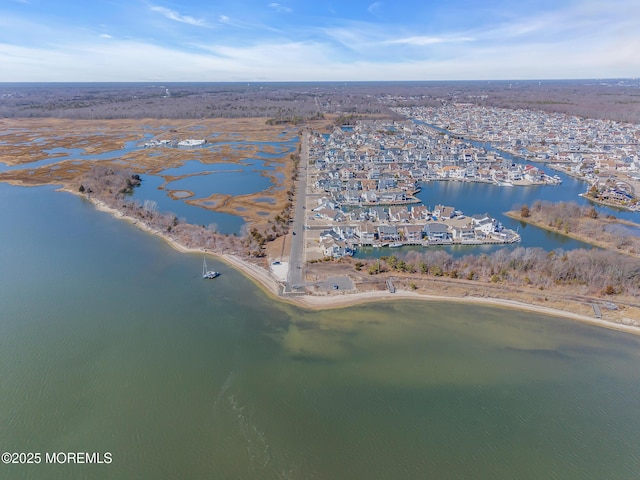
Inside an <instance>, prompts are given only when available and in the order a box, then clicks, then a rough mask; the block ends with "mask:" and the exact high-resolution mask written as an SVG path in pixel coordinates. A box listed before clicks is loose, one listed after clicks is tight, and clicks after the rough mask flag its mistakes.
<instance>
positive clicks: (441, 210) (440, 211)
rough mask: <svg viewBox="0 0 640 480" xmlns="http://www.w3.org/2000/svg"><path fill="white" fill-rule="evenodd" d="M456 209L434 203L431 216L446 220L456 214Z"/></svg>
mask: <svg viewBox="0 0 640 480" xmlns="http://www.w3.org/2000/svg"><path fill="white" fill-rule="evenodd" d="M455 212H456V209H455V208H453V207H445V206H444V205H436V207H435V208H434V209H433V216H434V217H436V218H437V219H439V220H447V219H450V218H453V217H455V216H456V213H455Z"/></svg>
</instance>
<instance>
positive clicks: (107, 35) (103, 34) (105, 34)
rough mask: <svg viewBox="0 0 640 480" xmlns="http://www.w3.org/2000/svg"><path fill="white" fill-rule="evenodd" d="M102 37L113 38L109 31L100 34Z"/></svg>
mask: <svg viewBox="0 0 640 480" xmlns="http://www.w3.org/2000/svg"><path fill="white" fill-rule="evenodd" d="M100 38H113V37H112V36H111V35H109V34H108V33H101V34H100Z"/></svg>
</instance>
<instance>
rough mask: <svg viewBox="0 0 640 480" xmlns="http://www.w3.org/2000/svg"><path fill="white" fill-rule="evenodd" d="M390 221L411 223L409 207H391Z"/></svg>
mask: <svg viewBox="0 0 640 480" xmlns="http://www.w3.org/2000/svg"><path fill="white" fill-rule="evenodd" d="M389 220H390V221H392V222H404V223H409V211H408V210H407V207H405V206H402V207H389Z"/></svg>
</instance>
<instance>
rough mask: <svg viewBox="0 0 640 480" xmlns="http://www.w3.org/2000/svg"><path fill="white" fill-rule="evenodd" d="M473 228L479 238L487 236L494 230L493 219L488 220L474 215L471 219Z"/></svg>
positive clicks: (494, 222)
mask: <svg viewBox="0 0 640 480" xmlns="http://www.w3.org/2000/svg"><path fill="white" fill-rule="evenodd" d="M471 221H472V224H473V228H474V229H475V230H476V231H477V232H479V233H480V234H481V236H488V235H490V234H491V233H493V232H494V231H495V229H496V220H495V218H489V217H487V216H484V217H483V216H480V215H476V216H474V217H473V218H472V219H471Z"/></svg>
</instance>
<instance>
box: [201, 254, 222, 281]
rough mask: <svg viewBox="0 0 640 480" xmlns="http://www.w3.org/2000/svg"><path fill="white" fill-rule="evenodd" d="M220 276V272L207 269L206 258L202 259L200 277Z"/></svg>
mask: <svg viewBox="0 0 640 480" xmlns="http://www.w3.org/2000/svg"><path fill="white" fill-rule="evenodd" d="M219 276H220V272H216V271H215V270H207V259H206V258H205V259H203V261H202V278H216V277H219Z"/></svg>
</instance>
